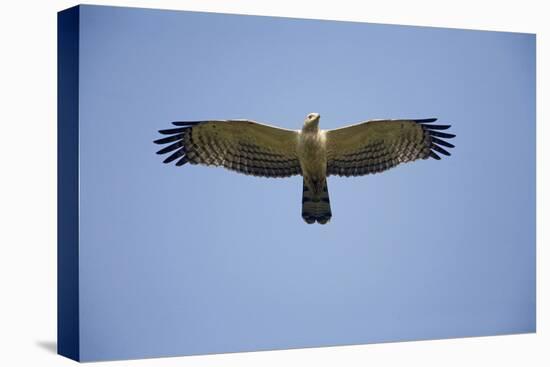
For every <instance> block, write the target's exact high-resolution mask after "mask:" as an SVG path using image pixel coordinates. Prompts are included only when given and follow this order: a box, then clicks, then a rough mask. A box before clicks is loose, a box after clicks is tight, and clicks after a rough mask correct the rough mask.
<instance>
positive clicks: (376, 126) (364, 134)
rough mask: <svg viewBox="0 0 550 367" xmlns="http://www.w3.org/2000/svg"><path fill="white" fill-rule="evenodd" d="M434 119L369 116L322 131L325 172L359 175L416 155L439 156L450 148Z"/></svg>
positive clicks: (413, 157) (452, 136)
mask: <svg viewBox="0 0 550 367" xmlns="http://www.w3.org/2000/svg"><path fill="white" fill-rule="evenodd" d="M436 120H437V119H435V118H430V119H421V120H372V121H366V122H362V123H359V124H356V125H351V126H347V127H343V128H340V129H334V130H328V131H327V132H326V143H327V175H339V176H361V175H366V174H369V173H376V172H382V171H385V170H387V169H390V168H392V167H395V166H397V165H398V164H400V163H404V162H410V161H414V160H417V159H420V158H422V159H427V158H430V157H431V158H435V159H441V158H440V157H439V155H438V154H437V153H441V154H444V155H450V153H449V152H448V151H447V150H445V149H444V148H442V146H443V147H447V148H454V145H452V144H451V143H449V142H447V141H446V140H445V139H450V138H454V137H455V135H453V134H447V133H444V132H441V131H440V130H446V129H448V128H449V127H450V125H434V124H432V123H433V122H435V121H436Z"/></svg>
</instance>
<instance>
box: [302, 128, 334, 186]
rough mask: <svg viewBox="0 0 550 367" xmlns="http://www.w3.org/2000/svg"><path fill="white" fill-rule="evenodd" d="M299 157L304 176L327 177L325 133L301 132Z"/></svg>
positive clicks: (320, 131)
mask: <svg viewBox="0 0 550 367" xmlns="http://www.w3.org/2000/svg"><path fill="white" fill-rule="evenodd" d="M298 156H299V158H300V165H301V166H302V172H303V173H304V176H312V175H313V176H319V178H324V177H325V176H326V167H327V156H326V141H325V133H324V131H322V130H319V131H317V132H303V131H302V132H301V133H300V139H299V142H298Z"/></svg>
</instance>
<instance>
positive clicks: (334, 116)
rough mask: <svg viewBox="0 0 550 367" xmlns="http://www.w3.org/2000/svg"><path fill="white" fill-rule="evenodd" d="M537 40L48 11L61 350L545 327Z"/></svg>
mask: <svg viewBox="0 0 550 367" xmlns="http://www.w3.org/2000/svg"><path fill="white" fill-rule="evenodd" d="M535 47H536V39H535V35H533V34H523V33H510V32H492V31H475V30H461V29H445V28H429V27H412V26H400V25H383V24H370V23H358V22H341V21H326V20H311V19H293V18H281V17H265V16H245V15H230V14H217V13H201V12H189V11H168V10H155V9H137V8H123V7H108V6H94V5H81V6H77V7H73V8H70V9H67V10H64V11H61V12H60V13H59V15H58V60H59V61H58V96H59V97H58V160H59V161H58V173H59V174H58V213H59V214H58V226H59V227H58V237H59V240H58V351H59V354H61V355H64V356H66V357H69V358H72V359H75V360H78V361H101V360H116V359H135V358H149V357H162V356H185V355H196V354H210V353H225V352H241V351H260V350H275V349H288V348H304V347H322V346H335V345H352V344H367V343H380V342H397V341H411V340H425V339H439V338H458V337H469V336H487V335H502V334H516V333H531V332H535V330H536V319H535V296H536V295H535V112H536V109H535Z"/></svg>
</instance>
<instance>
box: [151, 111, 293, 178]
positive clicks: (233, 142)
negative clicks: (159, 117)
mask: <svg viewBox="0 0 550 367" xmlns="http://www.w3.org/2000/svg"><path fill="white" fill-rule="evenodd" d="M173 124H174V125H175V126H178V127H177V128H173V129H166V130H160V131H159V132H160V133H161V134H164V135H169V136H168V137H166V138H162V139H158V140H155V143H157V144H168V143H170V144H169V145H168V146H166V147H165V148H163V149H161V150H159V151H158V152H157V153H158V154H166V153H171V154H170V155H169V156H168V158H166V159H165V160H164V162H165V163H170V162H172V161H175V160H176V159H177V162H176V165H177V166H181V165H183V164H185V163H187V162H189V163H191V164H204V165H212V166H222V167H225V168H227V169H230V170H233V171H237V172H240V173H244V174H247V175H254V176H263V177H288V176H292V175H297V174H301V168H300V162H299V160H298V157H297V154H296V144H297V141H298V131H295V130H287V129H281V128H277V127H274V126H269V125H265V124H260V123H258V122H255V121H249V120H212V121H194V122H189V121H178V122H173Z"/></svg>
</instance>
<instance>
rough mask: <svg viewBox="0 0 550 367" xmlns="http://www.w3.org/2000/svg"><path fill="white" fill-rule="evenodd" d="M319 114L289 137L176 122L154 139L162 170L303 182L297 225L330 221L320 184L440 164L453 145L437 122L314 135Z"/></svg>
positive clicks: (227, 124) (247, 125) (380, 124)
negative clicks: (192, 167)
mask: <svg viewBox="0 0 550 367" xmlns="http://www.w3.org/2000/svg"><path fill="white" fill-rule="evenodd" d="M319 119H320V115H319V114H318V113H310V114H308V115H307V117H306V119H305V121H304V124H303V127H302V129H301V130H288V129H282V128H279V127H275V126H270V125H266V124H262V123H258V122H255V121H251V120H210V121H176V122H173V123H172V124H173V125H175V126H177V127H176V128H171V129H166V130H159V133H161V134H163V135H168V136H167V137H164V138H162V139H158V140H155V141H154V142H155V143H157V144H169V145H167V146H166V147H164V148H162V149H161V150H159V151H158V152H157V153H158V154H166V153H171V154H170V155H169V156H168V157H167V158H166V159H165V160H164V163H170V162H173V161H176V166H182V165H184V164H185V163H187V162H189V163H191V164H204V165H208V166H221V167H225V168H227V169H229V170H233V171H236V172H239V173H244V174H246V175H253V176H261V177H289V176H293V175H302V176H303V192H302V218H303V219H304V221H305V222H306V223H309V224H312V223H315V222H317V223H320V224H325V223H328V222H329V221H330V219H331V217H332V211H331V209H330V200H329V194H328V187H327V177H328V176H330V175H337V176H346V177H348V176H362V175H367V174H370V173H377V172H382V171H385V170H388V169H390V168H392V167H395V166H397V165H398V164H400V163H405V162H411V161H415V160H417V159H427V158H434V159H437V160H439V159H441V158H440V156H439V155H438V153H441V154H443V155H447V156H448V155H450V154H449V152H448V151H447V150H445V149H444V148H443V147H446V148H454V145H452V144H451V143H449V142H448V141H446V140H445V139H451V138H454V137H455V135H453V134H448V133H444V132H441V130H446V129H448V128H449V127H450V125H435V124H433V122H435V121H436V120H437V119H435V118H427V119H415V120H414V119H413V120H370V121H364V122H360V123H358V124H354V125H350V126H346V127H342V128H338V129H333V130H322V129H320V128H319Z"/></svg>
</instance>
